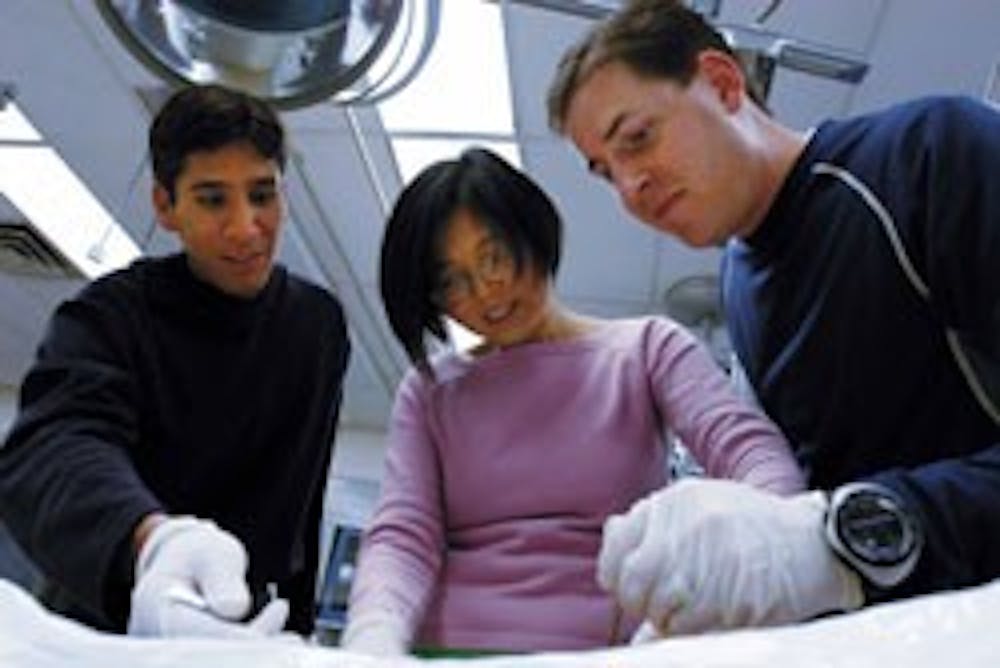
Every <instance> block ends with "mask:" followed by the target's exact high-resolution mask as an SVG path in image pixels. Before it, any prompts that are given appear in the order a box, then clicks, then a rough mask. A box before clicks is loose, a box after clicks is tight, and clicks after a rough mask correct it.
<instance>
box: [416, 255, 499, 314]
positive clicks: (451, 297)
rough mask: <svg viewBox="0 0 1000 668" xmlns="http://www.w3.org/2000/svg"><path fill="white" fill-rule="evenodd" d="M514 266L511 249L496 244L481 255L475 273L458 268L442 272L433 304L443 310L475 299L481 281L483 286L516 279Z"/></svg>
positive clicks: (433, 294)
mask: <svg viewBox="0 0 1000 668" xmlns="http://www.w3.org/2000/svg"><path fill="white" fill-rule="evenodd" d="M514 265H515V261H514V255H513V253H511V250H510V248H508V247H507V245H506V244H504V243H502V242H500V241H493V242H491V243H490V244H489V245H488V246H487V247H485V248H484V249H483V251H482V253H481V254H480V255H479V259H478V260H477V261H476V266H475V270H474V271H473V272H471V273H470V272H469V271H467V270H465V269H455V268H454V267H448V268H446V269H444V270H443V271H441V273H440V274H438V277H437V281H436V282H435V284H434V288H433V289H432V290H431V295H430V296H431V301H432V302H434V303H435V304H437V305H438V306H440V307H442V308H443V307H447V306H453V305H455V304H458V303H460V302H462V301H464V300H466V299H469V298H470V297H472V294H473V292H475V285H474V283H475V281H476V280H477V279H478V280H479V281H480V282H482V283H497V282H500V281H509V280H510V279H511V278H513V276H514Z"/></svg>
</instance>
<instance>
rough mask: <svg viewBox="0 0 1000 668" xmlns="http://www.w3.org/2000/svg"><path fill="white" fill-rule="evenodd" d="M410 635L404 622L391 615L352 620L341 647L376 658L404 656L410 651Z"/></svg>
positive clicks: (365, 616)
mask: <svg viewBox="0 0 1000 668" xmlns="http://www.w3.org/2000/svg"><path fill="white" fill-rule="evenodd" d="M408 636H409V634H408V633H407V631H406V626H405V625H404V624H403V620H401V619H399V618H398V617H395V616H393V615H391V614H389V613H386V614H368V615H363V616H361V617H358V618H350V619H349V621H348V623H347V628H345V629H344V635H343V636H341V638H340V647H341V649H345V650H348V651H351V652H358V653H360V654H371V655H374V656H402V655H404V654H406V653H407V652H408V650H409V644H410V643H409V640H408Z"/></svg>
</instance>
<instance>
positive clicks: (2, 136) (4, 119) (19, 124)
mask: <svg viewBox="0 0 1000 668" xmlns="http://www.w3.org/2000/svg"><path fill="white" fill-rule="evenodd" d="M40 141H42V136H41V135H40V134H38V131H37V130H35V126H33V125H32V124H31V121H29V120H28V119H27V118H26V117H25V115H24V114H22V113H21V110H20V109H18V108H17V105H16V104H14V103H13V102H11V101H6V102H5V103H4V104H0V142H40Z"/></svg>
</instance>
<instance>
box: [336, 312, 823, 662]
mask: <svg viewBox="0 0 1000 668" xmlns="http://www.w3.org/2000/svg"><path fill="white" fill-rule="evenodd" d="M434 371H435V378H434V379H431V378H429V377H427V376H424V375H421V374H418V373H416V372H414V371H411V372H410V373H409V374H408V375H407V376H406V378H405V379H404V380H403V382H402V383H401V385H400V388H399V390H398V393H397V397H396V402H395V406H394V408H393V414H392V419H391V426H390V429H389V434H388V438H389V443H388V449H387V453H386V463H385V471H384V477H383V481H382V490H381V497H380V500H379V503H378V506H377V509H376V511H375V514H374V516H373V518H372V521H371V523H370V525H369V528H368V530H367V532H366V536H365V539H364V543H363V547H362V553H361V556H360V559H359V563H358V569H357V572H356V576H355V581H354V586H353V590H352V595H351V604H350V608H349V615H350V618H351V620H361V619H362V618H365V617H368V616H369V615H372V616H380V615H381V616H385V615H388V616H391V617H392V618H394V619H397V620H399V621H401V622H402V624H403V626H404V628H406V629H407V630H408V631H409V632H410V633H411V634H412V636H411V638H410V640H411V641H412V642H413V643H414V644H415V645H418V646H434V647H453V648H478V649H502V650H511V651H539V650H553V649H582V648H588V647H596V646H600V645H605V644H607V643H608V641H609V633H610V629H611V627H612V620H613V616H614V604H613V602H612V600H611V599H610V598H609V597H608V595H607V594H605V593H604V592H603V591H601V590H600V589H599V588H598V586H597V584H596V583H595V576H594V573H595V566H596V557H597V553H598V551H599V549H600V542H601V529H602V525H603V523H604V520H605V519H606V518H607V517H608V516H609V515H610V514H612V513H619V512H622V511H625V510H626V509H628V508H629V506H631V504H632V503H633V502H635V501H636V500H638V499H640V498H642V497H643V496H645V495H647V494H648V493H650V492H651V491H653V490H655V489H657V488H659V487H661V486H662V485H664V484H665V483H666V482H668V480H667V477H668V475H669V474H668V467H667V461H666V453H667V450H666V448H665V447H664V433H665V430H666V429H669V430H670V431H672V432H673V433H674V434H675V435H677V436H678V437H679V438H680V439H681V440H682V441H683V442H684V443H685V444H686V445H687V447H688V449H689V450H690V451H691V453H692V455H693V456H694V458H695V459H696V460H697V461H698V462H699V463H700V464H701V465H702V466H703V467H704V468H705V471H706V474H707V475H709V476H713V477H724V478H733V479H738V480H744V481H747V482H748V483H750V484H753V485H757V486H760V487H764V488H768V489H771V490H774V491H776V492H780V493H787V492H791V491H796V490H798V489H800V488H801V487H802V484H803V479H802V475H801V473H800V471H799V469H798V467H797V465H796V463H795V461H794V459H793V458H792V455H791V453H790V450H789V448H788V446H787V444H786V441H785V439H784V437H783V436H782V434H781V433H780V432H779V430H778V429H777V427H775V426H774V424H772V423H771V422H770V421H769V420H768V419H766V418H765V417H764V416H762V415H761V413H760V412H758V410H757V409H755V408H754V407H751V406H750V405H748V404H746V403H745V402H744V401H742V400H741V399H739V398H738V397H737V396H736V395H735V394H734V393H733V391H732V390H731V387H730V384H729V381H728V378H727V377H726V376H725V374H724V373H723V372H722V371H721V370H720V369H719V368H718V367H717V366H716V364H715V363H714V361H713V360H712V359H711V357H710V355H709V354H708V352H707V351H706V350H705V349H704V347H703V346H702V345H701V344H700V343H699V342H698V341H697V340H696V339H695V338H694V337H693V336H692V335H691V334H690V333H689V332H687V331H686V330H684V329H683V328H682V327H680V326H679V325H677V324H676V323H674V322H672V321H669V320H666V319H663V318H643V319H634V320H618V321H612V322H609V323H608V324H606V325H604V326H601V327H600V328H598V329H596V330H594V331H592V332H590V333H588V334H586V335H583V336H582V337H580V338H577V339H573V340H570V341H559V342H541V343H532V344H526V345H521V346H517V347H513V348H509V349H506V350H502V351H497V352H493V353H489V354H487V355H486V356H483V357H476V358H472V357H469V356H462V355H456V354H449V355H446V356H444V357H441V358H438V359H436V360H435V362H434ZM369 618H371V617H369ZM636 621H637V620H627V621H626V623H625V624H624V626H623V627H622V628H620V629H619V631H620V637H619V640H627V639H628V637H629V634H630V632H631V631H632V630H633V628H634V626H635V624H636Z"/></svg>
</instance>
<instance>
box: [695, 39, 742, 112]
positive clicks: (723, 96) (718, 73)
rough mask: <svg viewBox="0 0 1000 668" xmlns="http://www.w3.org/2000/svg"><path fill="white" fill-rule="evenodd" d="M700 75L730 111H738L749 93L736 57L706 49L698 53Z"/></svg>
mask: <svg viewBox="0 0 1000 668" xmlns="http://www.w3.org/2000/svg"><path fill="white" fill-rule="evenodd" d="M697 73H698V75H699V76H702V77H704V79H705V81H706V82H707V83H708V84H709V85H710V86H711V87H712V89H713V90H715V92H716V94H717V95H718V98H719V101H720V102H722V105H723V106H724V107H725V108H726V109H727V110H729V111H737V110H738V109H739V108H740V105H741V104H742V103H743V98H744V96H745V95H746V94H747V89H746V77H744V75H743V68H742V67H740V64H739V63H738V62H737V61H736V59H735V58H734V57H733V56H731V55H729V54H728V53H725V52H723V51H717V50H715V49H706V50H705V51H702V52H701V53H699V54H698V70H697Z"/></svg>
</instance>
